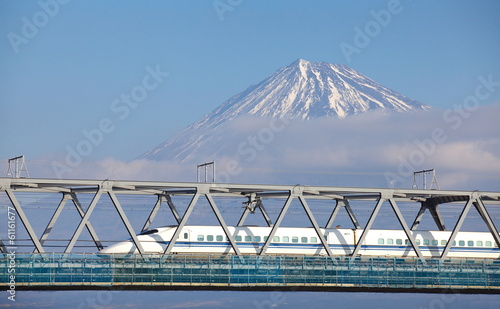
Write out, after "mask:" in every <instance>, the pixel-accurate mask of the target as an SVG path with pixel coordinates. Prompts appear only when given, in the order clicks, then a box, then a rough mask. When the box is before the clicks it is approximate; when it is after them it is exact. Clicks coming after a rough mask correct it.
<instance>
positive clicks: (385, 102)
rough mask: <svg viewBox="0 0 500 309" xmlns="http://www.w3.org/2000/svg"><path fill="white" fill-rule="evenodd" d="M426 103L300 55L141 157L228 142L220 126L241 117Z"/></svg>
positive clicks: (346, 112) (344, 112) (184, 155)
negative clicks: (300, 57) (304, 58)
mask: <svg viewBox="0 0 500 309" xmlns="http://www.w3.org/2000/svg"><path fill="white" fill-rule="evenodd" d="M429 108H430V106H428V105H425V104H422V103H420V102H418V101H415V100H412V99H410V98H408V97H405V96H403V95H401V94H399V93H397V92H395V91H393V90H390V89H388V88H386V87H384V86H381V85H380V84H378V83H376V82H375V81H373V80H372V79H370V78H368V77H366V76H365V75H363V74H361V73H359V72H357V71H356V70H353V69H352V68H350V67H348V66H345V65H340V64H330V63H326V62H315V63H313V62H308V61H305V60H302V59H299V60H296V61H295V62H293V63H292V64H290V65H288V66H285V67H282V68H280V69H279V70H277V71H276V72H275V73H274V74H273V75H271V76H270V77H268V78H267V79H265V80H263V81H262V82H260V83H258V84H257V85H253V86H251V87H249V88H248V89H246V90H245V91H243V92H241V93H239V94H237V95H235V96H233V97H232V98H230V99H229V100H227V101H226V102H224V103H223V104H221V105H220V106H219V107H217V108H216V109H215V110H213V111H212V112H210V113H209V114H207V115H206V116H205V117H203V118H202V119H200V120H198V121H197V122H195V123H194V124H193V125H191V126H189V127H188V128H186V129H185V130H184V131H182V132H181V133H179V134H178V135H177V136H175V137H173V138H171V139H169V140H167V141H165V142H164V143H162V144H160V145H159V146H157V147H156V148H155V149H153V150H151V151H149V152H146V153H145V154H143V155H142V156H141V157H140V158H145V159H152V160H177V161H189V159H190V158H191V157H192V156H193V155H194V154H196V153H197V152H198V151H201V150H203V152H205V153H207V152H212V153H213V152H219V153H220V152H221V151H223V149H224V148H225V147H226V146H227V145H226V144H225V140H226V139H225V138H224V136H223V135H224V134H226V133H228V132H221V129H222V126H223V125H224V124H227V123H228V122H229V121H231V120H233V119H235V118H237V117H241V116H255V117H266V118H287V119H302V120H310V119H316V118H320V117H337V118H344V117H347V116H350V115H355V114H360V113H364V112H368V111H371V110H383V111H396V112H406V111H411V110H425V109H429Z"/></svg>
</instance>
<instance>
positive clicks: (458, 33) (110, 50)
mask: <svg viewBox="0 0 500 309" xmlns="http://www.w3.org/2000/svg"><path fill="white" fill-rule="evenodd" d="M61 2H62V3H64V2H66V1H62V0H61ZM40 3H46V4H45V5H41V4H40ZM221 3H222V4H221ZM231 3H232V4H231ZM44 7H45V9H44ZM384 12H385V13H387V12H388V13H389V15H384ZM498 12H500V3H499V2H497V1H474V2H469V1H460V2H456V1H439V2H434V1H409V0H401V1H399V2H396V1H363V2H361V1H314V2H311V1H245V0H243V1H231V2H228V1H226V0H221V1H106V2H97V1H95V2H88V1H87V2H82V1H68V3H64V4H61V3H60V2H56V1H55V0H54V1H50V0H42V1H41V2H36V1H2V2H1V3H0V29H1V30H2V32H1V33H2V35H3V37H2V39H1V40H0V53H1V55H2V57H1V59H0V65H1V68H2V70H1V71H0V114H1V115H2V118H1V121H0V132H1V133H0V134H1V136H0V159H2V161H4V160H6V159H8V158H10V157H13V156H16V155H20V154H24V155H26V156H27V158H28V159H31V160H38V161H43V158H47V157H51V156H54V155H57V154H64V153H65V151H66V150H65V149H66V147H68V146H72V147H74V146H75V145H76V143H77V142H78V141H80V140H82V139H83V138H85V136H84V134H83V133H82V132H83V131H84V130H87V131H88V132H91V131H92V130H93V129H96V128H99V123H100V122H101V121H102V120H103V119H108V120H110V121H111V124H112V128H113V130H109V131H110V132H109V133H106V134H104V135H103V139H102V141H101V142H100V143H99V145H97V146H95V147H94V148H93V151H92V152H91V154H89V156H88V157H87V158H86V160H88V161H97V160H102V159H104V158H107V157H113V158H117V159H120V160H131V159H134V158H135V157H137V156H138V155H140V154H142V153H143V152H145V151H147V150H149V149H151V148H152V147H154V146H156V145H157V144H159V143H160V142H162V141H164V140H165V139H167V138H169V137H171V136H173V135H174V134H175V133H177V132H179V131H180V130H182V129H183V128H184V127H186V126H188V125H189V124H191V123H192V122H194V121H196V120H197V119H199V118H200V117H202V116H203V115H205V114H206V113H208V112H210V111H211V110H212V109H214V108H215V107H217V106H218V105H219V104H221V103H222V102H223V101H225V100H226V99H227V98H229V97H230V96H232V95H234V94H236V93H238V92H240V91H242V90H244V89H246V88H247V87H248V86H250V85H251V84H255V83H257V82H259V81H261V80H262V79H264V78H265V77H267V76H269V75H270V74H272V73H273V72H274V71H275V70H276V69H278V68H279V67H282V66H285V65H288V64H289V63H291V62H293V61H294V60H296V59H297V58H302V59H306V60H309V61H327V62H331V63H342V64H347V65H349V66H351V67H353V68H355V69H357V70H358V71H360V72H362V73H363V74H365V75H367V76H369V77H371V78H373V79H374V80H376V81H377V82H379V83H381V84H382V85H384V86H387V87H389V88H391V89H394V90H396V91H398V92H400V93H402V94H404V95H407V96H409V97H412V98H414V99H417V100H419V101H421V102H423V103H426V104H429V105H433V106H435V107H439V108H443V109H447V108H453V106H454V104H461V103H462V101H463V98H464V97H466V96H467V95H469V94H471V93H473V92H474V89H475V87H476V86H477V85H478V83H479V82H478V77H479V76H488V75H489V74H492V79H493V80H500V62H499V61H498V51H499V50H500V36H499V35H498V33H500V22H499V21H498ZM44 14H45V15H44ZM375 16H378V18H379V19H380V20H382V21H377V17H375ZM27 23H28V24H31V28H30V27H29V25H28V26H27ZM374 23H378V28H377V26H376V25H375V26H374ZM37 24H38V26H37ZM370 25H371V26H372V28H370ZM33 26H34V28H35V29H34V30H33ZM357 28H359V29H360V30H361V31H362V32H363V33H364V35H366V36H367V38H368V41H366V40H365V41H364V42H365V43H366V44H363V46H361V45H360V44H358V45H356V35H357V31H356V29H357ZM370 29H371V30H370ZM29 30H31V32H29ZM370 31H371V32H370ZM368 33H370V35H368ZM14 38H15V39H14ZM20 38H21V39H20ZM358 40H359V38H358ZM342 43H344V44H349V45H351V46H354V47H356V48H358V47H359V48H358V51H357V52H356V53H352V54H351V55H349V57H346V54H345V52H343V51H342V49H341V45H342ZM358 43H359V42H358ZM365 45H366V46H365ZM148 67H149V68H150V69H158V70H160V71H161V72H168V74H169V75H168V76H167V77H165V78H163V79H162V81H161V82H160V83H158V85H156V86H157V87H155V88H154V90H150V91H148V92H147V97H146V98H145V99H144V100H143V101H141V102H140V103H139V104H138V105H137V106H136V107H134V108H130V109H129V113H128V114H127V115H126V117H124V119H121V118H119V116H120V115H121V116H125V115H124V114H120V113H117V112H116V111H114V110H113V109H112V102H113V101H114V100H117V99H120V98H121V95H122V94H130V93H131V91H132V90H133V89H134V87H136V86H138V85H139V86H140V85H141V84H142V81H143V78H144V77H145V75H147V74H148V69H147V68H148ZM498 100H500V92H493V93H492V95H491V96H490V97H489V98H488V99H487V100H484V101H481V104H490V103H493V102H497V101H498ZM108 124H109V123H108Z"/></svg>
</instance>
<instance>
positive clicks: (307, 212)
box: [299, 195, 333, 257]
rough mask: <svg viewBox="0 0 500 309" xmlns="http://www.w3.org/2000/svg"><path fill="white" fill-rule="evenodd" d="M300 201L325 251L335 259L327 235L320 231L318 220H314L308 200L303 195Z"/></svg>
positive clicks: (300, 196)
mask: <svg viewBox="0 0 500 309" xmlns="http://www.w3.org/2000/svg"><path fill="white" fill-rule="evenodd" d="M299 201H300V203H301V204H302V207H304V210H305V212H306V214H307V217H308V218H309V221H311V223H312V225H313V228H314V230H315V231H316V234H318V238H319V240H321V244H322V245H323V247H324V248H325V251H326V252H327V253H328V256H330V257H333V252H332V250H331V249H330V246H329V245H328V242H327V241H326V239H325V235H324V234H323V233H322V232H321V230H320V229H319V225H318V223H317V222H316V219H314V215H313V213H312V211H311V208H309V205H308V204H307V201H306V199H305V198H304V197H303V196H302V195H299Z"/></svg>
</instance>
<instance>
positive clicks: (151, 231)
mask: <svg viewBox="0 0 500 309" xmlns="http://www.w3.org/2000/svg"><path fill="white" fill-rule="evenodd" d="M156 233H158V229H152V230H149V231H144V232H142V233H140V234H139V235H150V234H156Z"/></svg>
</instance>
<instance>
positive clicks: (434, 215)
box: [410, 201, 446, 231]
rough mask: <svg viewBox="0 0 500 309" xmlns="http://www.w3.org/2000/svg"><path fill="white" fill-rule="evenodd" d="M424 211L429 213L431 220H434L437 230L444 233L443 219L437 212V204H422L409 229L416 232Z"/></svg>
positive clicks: (427, 202) (426, 202)
mask: <svg viewBox="0 0 500 309" xmlns="http://www.w3.org/2000/svg"><path fill="white" fill-rule="evenodd" d="M426 210H429V212H430V213H431V216H432V219H434V222H435V223H436V226H437V228H438V229H439V230H440V231H446V227H445V225H444V221H443V217H441V213H440V212H439V208H438V204H437V203H432V202H429V201H425V202H422V205H421V206H420V209H419V210H418V213H417V216H416V217H415V220H414V221H413V224H412V225H411V228H410V229H411V230H416V229H417V228H418V225H419V224H420V222H421V221H422V217H423V216H424V213H425V211H426Z"/></svg>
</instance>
